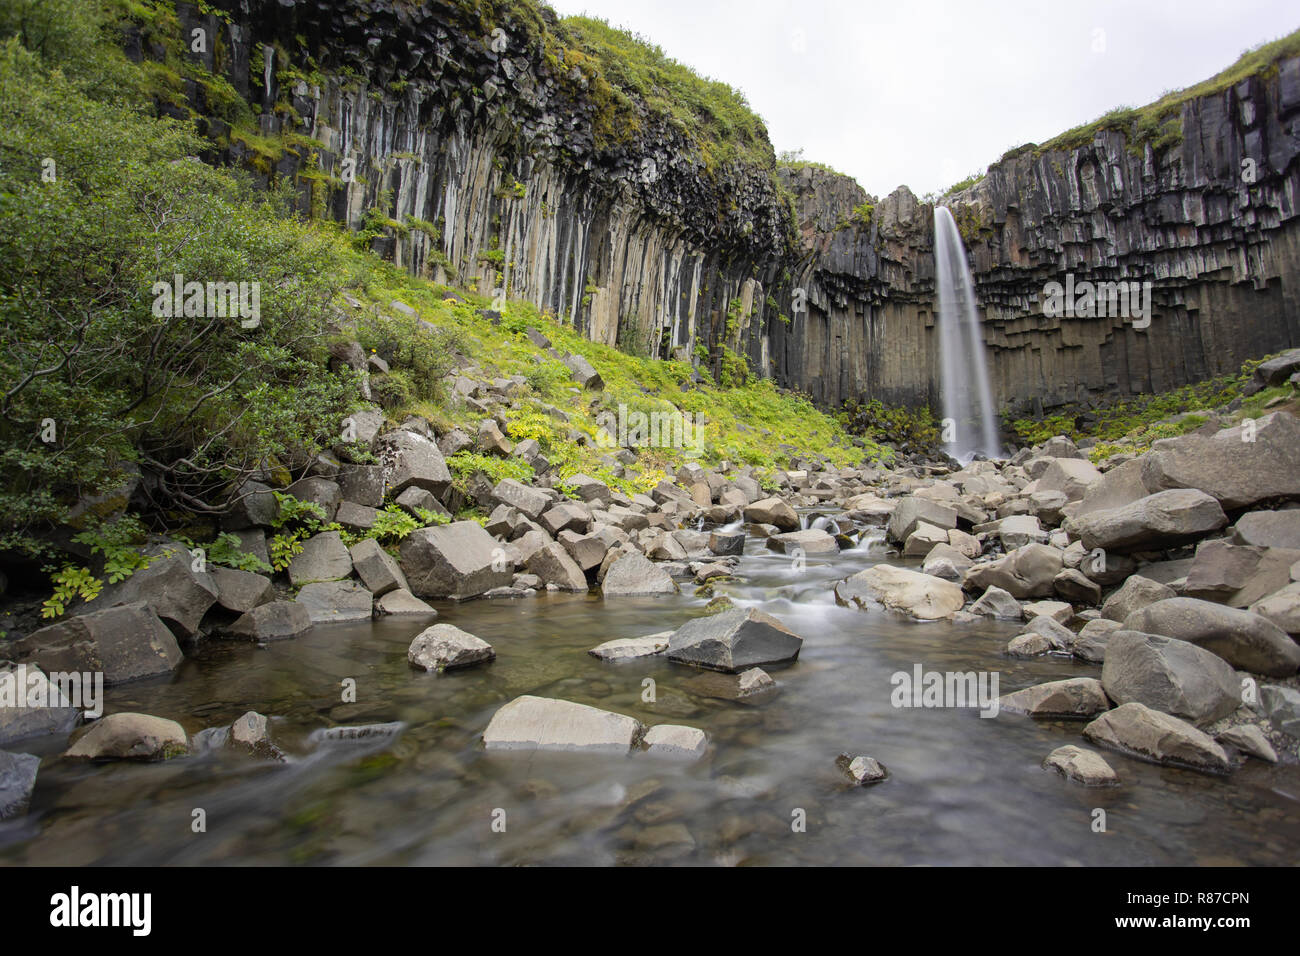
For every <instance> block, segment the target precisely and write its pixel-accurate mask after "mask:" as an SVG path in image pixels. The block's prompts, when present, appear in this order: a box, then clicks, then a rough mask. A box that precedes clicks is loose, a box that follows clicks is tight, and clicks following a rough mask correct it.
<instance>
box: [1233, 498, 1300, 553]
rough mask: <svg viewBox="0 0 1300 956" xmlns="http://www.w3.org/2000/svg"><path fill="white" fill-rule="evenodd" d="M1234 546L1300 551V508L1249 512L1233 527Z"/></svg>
mask: <svg viewBox="0 0 1300 956" xmlns="http://www.w3.org/2000/svg"><path fill="white" fill-rule="evenodd" d="M1232 541H1233V543H1234V544H1248V545H1254V546H1256V547H1260V548H1290V549H1291V550H1297V549H1300V508H1291V509H1289V510H1286V511H1249V512H1247V513H1246V514H1244V515H1242V516H1241V517H1240V518H1238V519H1237V523H1236V524H1234V525H1233V526H1232Z"/></svg>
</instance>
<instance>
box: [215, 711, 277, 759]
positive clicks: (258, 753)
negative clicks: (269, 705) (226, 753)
mask: <svg viewBox="0 0 1300 956" xmlns="http://www.w3.org/2000/svg"><path fill="white" fill-rule="evenodd" d="M226 746H227V747H230V748H231V749H234V750H242V751H244V752H245V753H248V754H251V755H252V756H254V757H259V758H261V759H263V760H283V759H284V754H283V753H282V752H281V751H280V748H279V747H277V746H276V745H275V744H273V743H272V742H271V723H270V721H268V720H267V719H266V717H265V716H263V715H262V714H259V713H257V711H254V710H250V711H249V712H248V713H246V714H244V716H242V717H240V718H239V719H238V720H236V721H235V722H234V723H233V724H231V725H230V732H229V733H228V734H227V735H226Z"/></svg>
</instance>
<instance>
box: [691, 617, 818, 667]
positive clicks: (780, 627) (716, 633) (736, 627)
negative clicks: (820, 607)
mask: <svg viewBox="0 0 1300 956" xmlns="http://www.w3.org/2000/svg"><path fill="white" fill-rule="evenodd" d="M802 646H803V640H802V638H800V637H799V636H798V635H797V634H795V633H794V632H793V631H791V630H790V629H789V628H788V627H786V626H785V625H784V624H782V623H781V622H780V621H778V620H777V619H776V618H774V617H772V616H770V615H768V614H764V613H762V612H761V611H756V610H754V609H753V608H733V609H731V610H729V611H722V612H721V613H719V614H714V615H711V616H708V617H699V618H696V619H695V620H692V621H687V622H686V623H685V624H683V625H682V626H681V627H680V628H678V629H677V630H676V631H675V632H674V633H673V636H672V637H671V638H670V639H669V641H668V659H669V660H670V661H677V662H678V663H682V664H694V665H697V666H699V667H707V668H709V669H710V670H718V671H725V672H727V673H729V674H735V673H738V672H740V671H743V670H747V669H749V668H751V667H757V666H759V665H762V664H774V663H779V662H781V661H793V660H795V659H796V658H797V657H798V656H799V649H800V648H801V647H802Z"/></svg>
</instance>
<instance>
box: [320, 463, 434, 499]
mask: <svg viewBox="0 0 1300 956" xmlns="http://www.w3.org/2000/svg"><path fill="white" fill-rule="evenodd" d="M339 488H340V490H341V491H342V494H343V500H344V501H351V502H354V503H356V504H359V505H365V506H366V507H367V508H378V507H380V506H382V505H383V503H384V493H385V492H386V491H387V484H386V483H385V481H384V469H383V467H382V466H381V465H348V466H347V467H345V468H344V469H343V470H342V471H341V472H340V474H339ZM408 490H409V489H408ZM420 490H423V489H420ZM405 493H406V492H405V491H403V492H402V494H403V495H404V494H405ZM426 493H427V492H426ZM399 497H401V496H400V495H399Z"/></svg>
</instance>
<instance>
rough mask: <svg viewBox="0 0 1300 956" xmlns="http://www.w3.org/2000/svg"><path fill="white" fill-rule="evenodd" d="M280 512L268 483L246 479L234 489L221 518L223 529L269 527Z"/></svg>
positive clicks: (239, 529) (238, 529) (240, 529)
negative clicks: (227, 507) (227, 509)
mask: <svg viewBox="0 0 1300 956" xmlns="http://www.w3.org/2000/svg"><path fill="white" fill-rule="evenodd" d="M279 513H280V503H279V502H278V501H277V500H276V498H275V493H274V492H273V491H272V490H271V486H270V485H264V484H262V482H260V481H254V480H253V479H251V478H250V479H248V480H247V481H245V482H244V483H243V484H241V485H240V486H239V487H238V489H236V490H235V492H234V495H233V496H232V498H231V500H230V506H229V511H228V512H227V513H226V514H225V515H223V516H222V518H221V528H222V530H223V531H242V530H244V529H245V528H269V527H270V526H271V524H272V523H273V522H274V521H275V519H276V516H278V515H279Z"/></svg>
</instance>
